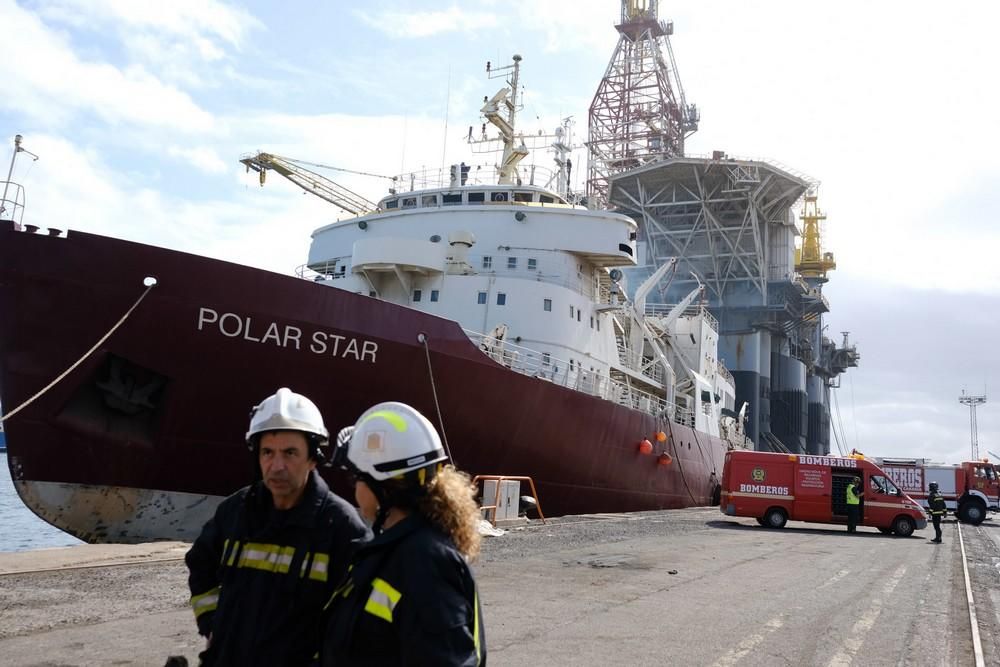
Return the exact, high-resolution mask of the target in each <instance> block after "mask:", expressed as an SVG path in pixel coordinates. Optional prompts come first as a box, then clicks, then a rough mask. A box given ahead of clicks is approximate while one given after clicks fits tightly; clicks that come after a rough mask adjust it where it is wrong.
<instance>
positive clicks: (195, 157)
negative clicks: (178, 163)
mask: <svg viewBox="0 0 1000 667" xmlns="http://www.w3.org/2000/svg"><path fill="white" fill-rule="evenodd" d="M167 154H168V155H170V156H172V157H176V158H179V159H181V160H183V161H184V162H186V163H189V164H191V165H193V166H194V167H196V168H198V169H200V170H201V171H204V172H205V173H208V174H224V173H226V172H227V171H229V167H227V166H226V164H227V163H226V162H225V161H224V160H223V159H222V158H220V157H219V155H218V153H216V152H215V151H214V150H212V149H210V148H180V147H178V146H170V147H169V148H167Z"/></svg>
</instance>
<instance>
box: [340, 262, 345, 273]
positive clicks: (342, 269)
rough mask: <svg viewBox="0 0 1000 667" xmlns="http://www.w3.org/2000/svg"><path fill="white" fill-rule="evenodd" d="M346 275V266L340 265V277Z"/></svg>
mask: <svg viewBox="0 0 1000 667" xmlns="http://www.w3.org/2000/svg"><path fill="white" fill-rule="evenodd" d="M345 273H347V266H346V265H345V264H341V265H340V275H344V274H345Z"/></svg>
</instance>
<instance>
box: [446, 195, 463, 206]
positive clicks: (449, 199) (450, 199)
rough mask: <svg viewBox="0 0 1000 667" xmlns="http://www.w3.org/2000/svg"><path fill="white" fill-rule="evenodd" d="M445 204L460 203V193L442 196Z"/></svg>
mask: <svg viewBox="0 0 1000 667" xmlns="http://www.w3.org/2000/svg"><path fill="white" fill-rule="evenodd" d="M442 200H443V202H444V205H445V206H458V205H459V204H461V203H462V194H461V193H459V194H457V195H444V197H443V198H442Z"/></svg>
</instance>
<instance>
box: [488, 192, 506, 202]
mask: <svg viewBox="0 0 1000 667" xmlns="http://www.w3.org/2000/svg"><path fill="white" fill-rule="evenodd" d="M490 201H499V202H504V201H508V196H507V193H506V192H493V193H491V194H490Z"/></svg>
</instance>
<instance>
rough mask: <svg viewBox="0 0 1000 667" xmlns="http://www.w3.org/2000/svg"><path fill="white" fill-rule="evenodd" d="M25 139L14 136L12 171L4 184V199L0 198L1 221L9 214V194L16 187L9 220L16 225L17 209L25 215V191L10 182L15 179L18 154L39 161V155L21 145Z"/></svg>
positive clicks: (8, 171) (11, 159) (10, 170)
mask: <svg viewBox="0 0 1000 667" xmlns="http://www.w3.org/2000/svg"><path fill="white" fill-rule="evenodd" d="M23 139H24V137H22V136H21V135H20V134H17V135H14V154H13V155H11V156H10V169H8V170H7V180H6V181H4V184H3V197H0V220H3V219H4V217H3V216H4V214H5V213H7V203H8V202H7V193H8V192H9V191H10V186H11V185H14V188H15V191H14V199H13V200H12V201H11V202H10V203H11V205H12V207H13V209H12V210H11V211H10V218H9V219H10V220H14V222H15V223H16V222H17V220H15V218H16V217H17V209H18V208H20V209H21V215H22V216H23V215H24V192H23V189H22V188H21V186H20V185H18V184H17V183H13V184H12V183H11V180H10V179H11V178H13V175H14V163H15V162H16V161H17V154H18V153H27V154H28V155H30V156H31V158H32V160H37V159H38V156H37V155H35V154H34V153H32V152H31V151H29V150H28V149H26V148H25V147H24V146H22V145H21V141H22V140H23ZM18 193H21V197H20V199H21V203H20V204H18V203H17V202H18Z"/></svg>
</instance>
